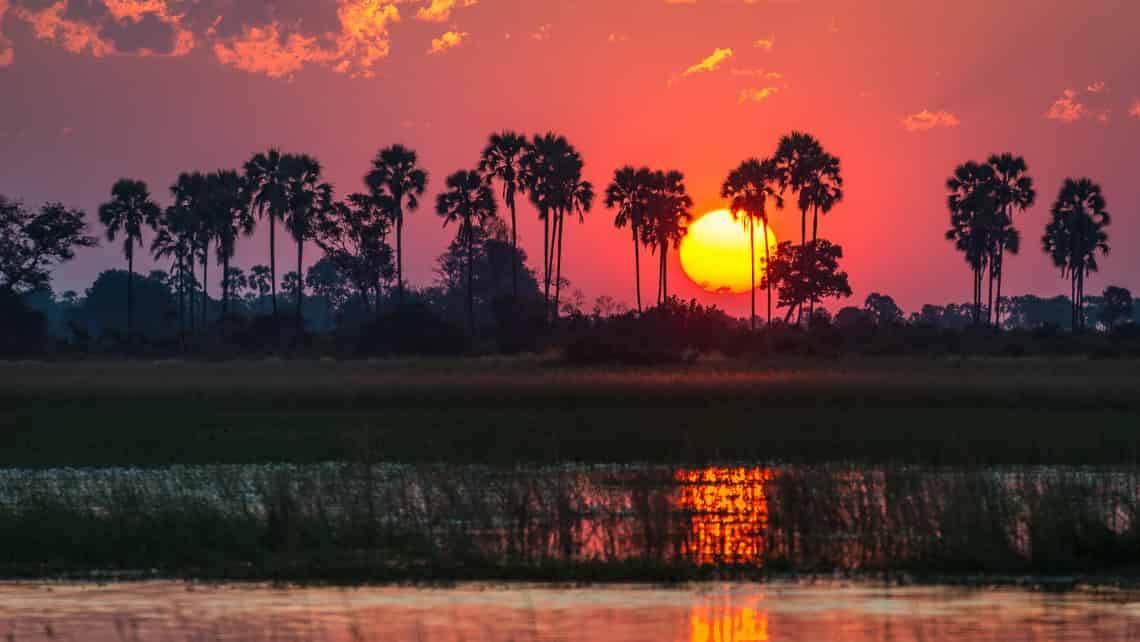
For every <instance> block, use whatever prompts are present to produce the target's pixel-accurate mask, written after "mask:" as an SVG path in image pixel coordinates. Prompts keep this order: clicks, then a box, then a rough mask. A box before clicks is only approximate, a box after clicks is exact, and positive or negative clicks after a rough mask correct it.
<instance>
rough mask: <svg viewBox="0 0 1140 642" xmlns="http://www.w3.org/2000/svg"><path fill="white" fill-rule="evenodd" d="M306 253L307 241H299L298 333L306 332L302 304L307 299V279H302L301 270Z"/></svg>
mask: <svg viewBox="0 0 1140 642" xmlns="http://www.w3.org/2000/svg"><path fill="white" fill-rule="evenodd" d="M304 251H305V241H304V240H299V241H297V331H298V333H301V332H304V331H305V317H304V311H303V310H302V307H301V303H302V300H303V299H304V297H305V279H304V278H302V277H301V275H302V274H304V273H303V272H302V271H301V269H302V267H303V258H304Z"/></svg>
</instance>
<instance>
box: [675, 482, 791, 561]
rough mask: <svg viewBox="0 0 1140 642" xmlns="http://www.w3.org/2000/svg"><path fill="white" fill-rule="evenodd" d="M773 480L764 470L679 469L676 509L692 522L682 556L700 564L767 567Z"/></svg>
mask: <svg viewBox="0 0 1140 642" xmlns="http://www.w3.org/2000/svg"><path fill="white" fill-rule="evenodd" d="M771 479H772V471H771V470H770V469H765V468H721V467H711V468H703V469H700V470H683V471H679V472H678V473H677V481H678V482H679V484H680V488H679V491H678V495H677V507H678V508H679V509H680V510H682V511H684V512H686V513H687V514H688V515H689V518H690V522H689V530H688V533H687V534H686V538H685V541H684V542H683V543H682V546H681V553H682V555H684V556H685V557H686V558H687V559H689V560H690V561H692V562H695V563H697V564H763V563H764V553H765V548H764V545H765V535H766V531H767V527H768V499H767V494H766V485H767V483H768V482H769V481H770V480H771Z"/></svg>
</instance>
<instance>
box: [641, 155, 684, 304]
mask: <svg viewBox="0 0 1140 642" xmlns="http://www.w3.org/2000/svg"><path fill="white" fill-rule="evenodd" d="M692 207H693V199H692V198H691V197H689V195H688V193H687V191H686V189H685V175H684V174H682V173H681V172H678V171H676V170H669V171H661V170H658V171H655V172H653V174H652V176H651V177H650V190H649V196H648V199H647V205H646V221H645V226H644V229H643V232H642V234H643V240H644V242H645V244H646V245H648V246H650V247H651V248H654V251H657V250H659V251H660V255H659V256H658V268H657V304H658V305H665V303H666V302H668V300H669V269H668V265H669V264H668V254H669V247H670V246H672V247H673V248H677V247H680V245H681V239H683V238H685V232H686V231H688V229H689V222H690V221H691V220H692V217H693V215H692Z"/></svg>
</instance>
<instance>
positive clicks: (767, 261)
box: [753, 219, 772, 340]
mask: <svg viewBox="0 0 1140 642" xmlns="http://www.w3.org/2000/svg"><path fill="white" fill-rule="evenodd" d="M760 225H761V228H760V229H761V233H762V234H763V235H764V282H765V283H767V284H768V329H769V330H770V329H772V271H771V265H772V259H771V257H770V256H769V253H768V219H760ZM753 289H755V287H753ZM769 340H771V337H769Z"/></svg>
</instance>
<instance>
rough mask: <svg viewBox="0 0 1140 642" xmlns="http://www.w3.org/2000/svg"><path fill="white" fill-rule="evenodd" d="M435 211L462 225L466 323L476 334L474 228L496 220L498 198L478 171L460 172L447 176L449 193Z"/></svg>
mask: <svg viewBox="0 0 1140 642" xmlns="http://www.w3.org/2000/svg"><path fill="white" fill-rule="evenodd" d="M435 211H436V213H437V214H439V215H440V216H442V217H443V224H444V225H445V226H446V225H448V224H450V223H454V222H457V221H458V222H459V223H460V224H461V225H462V227H461V228H460V234H461V238H462V239H463V243H464V245H465V246H466V247H467V322H468V324H469V327H470V330H471V333H472V334H474V333H475V293H474V289H473V278H472V274H473V272H474V270H473V266H474V263H475V244H474V240H475V229H474V226H475V224H476V223H478V224H479V225H480V226H481V225H483V223H485V222H486V221H487V220H488V219H491V218H494V217H495V212H496V209H495V195H494V194H493V193H492V192H491V188H490V187H489V186H488V185H487V183H486V181H484V180H483V177H482V176H480V175H479V172H469V171H466V170H459V171H458V172H455V173H454V174H452V175H451V176H448V177H447V191H445V192H443V193H441V194H440V195H439V196H438V198H437V199H436V205H435Z"/></svg>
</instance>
